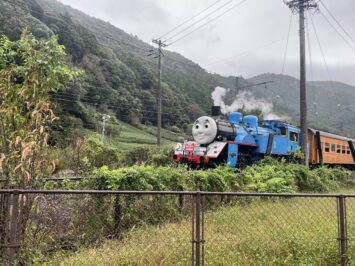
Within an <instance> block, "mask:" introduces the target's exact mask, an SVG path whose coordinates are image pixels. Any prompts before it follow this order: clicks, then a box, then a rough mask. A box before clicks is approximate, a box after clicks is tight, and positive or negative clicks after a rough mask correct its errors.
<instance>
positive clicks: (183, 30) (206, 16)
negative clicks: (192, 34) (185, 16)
mask: <svg viewBox="0 0 355 266" xmlns="http://www.w3.org/2000/svg"><path fill="white" fill-rule="evenodd" d="M234 1H235V0H230V1H228V2H227V3H224V4H223V5H222V6H220V7H218V8H216V9H215V10H213V11H212V12H209V13H208V14H207V15H205V16H203V17H202V18H200V19H198V20H197V21H195V22H194V23H192V24H191V25H189V26H188V27H186V28H184V29H182V30H180V31H179V32H177V33H175V34H174V35H172V36H170V37H169V38H168V39H166V40H165V42H168V41H170V40H171V39H173V38H175V37H176V36H178V35H180V34H181V33H184V32H186V31H187V30H189V29H190V28H192V27H193V26H195V25H196V24H198V23H199V22H201V21H203V20H204V19H206V18H208V17H209V16H210V15H213V14H214V13H216V12H217V11H218V10H221V9H222V8H223V7H225V6H227V5H229V4H230V3H232V2H234Z"/></svg>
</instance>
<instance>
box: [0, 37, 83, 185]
mask: <svg viewBox="0 0 355 266" xmlns="http://www.w3.org/2000/svg"><path fill="white" fill-rule="evenodd" d="M78 74H79V72H78V71H72V70H71V69H70V68H69V67H68V66H67V65H66V53H65V50H64V47H63V46H60V45H58V43H57V37H55V36H53V37H51V38H50V39H48V40H36V39H35V38H34V37H33V36H32V35H31V34H29V33H28V32H27V31H24V32H23V34H22V36H21V39H20V40H19V41H14V42H13V41H10V40H9V39H8V38H7V37H1V39H0V102H1V107H0V175H1V177H2V178H4V179H6V180H7V182H6V186H9V185H11V186H16V187H32V186H33V185H34V181H35V180H36V179H38V178H41V176H42V175H43V173H45V171H44V170H45V169H46V167H47V165H48V163H49V162H48V161H47V160H46V150H47V140H48V136H49V132H50V126H51V123H52V122H53V121H54V120H55V119H56V118H57V117H56V116H55V114H54V112H53V111H52V108H53V106H52V104H51V102H50V101H49V92H51V91H56V90H58V89H59V88H61V87H63V86H65V85H66V84H67V83H68V82H69V81H72V80H74V78H75V77H76V76H77V75H78Z"/></svg>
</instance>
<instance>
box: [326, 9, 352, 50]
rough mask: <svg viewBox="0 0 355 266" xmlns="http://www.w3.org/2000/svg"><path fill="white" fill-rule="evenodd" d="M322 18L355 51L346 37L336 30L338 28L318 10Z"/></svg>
mask: <svg viewBox="0 0 355 266" xmlns="http://www.w3.org/2000/svg"><path fill="white" fill-rule="evenodd" d="M320 14H321V15H322V17H323V18H324V20H325V21H326V22H327V23H328V24H329V25H330V26H331V27H332V28H333V29H334V30H335V32H336V33H337V34H338V35H339V37H340V38H341V39H342V40H343V41H344V42H345V43H346V45H348V46H349V48H350V49H351V50H352V51H353V52H355V48H354V47H353V46H352V45H351V44H350V43H349V41H348V40H347V39H345V37H344V36H343V35H342V34H341V33H340V32H339V31H338V29H337V28H336V27H335V26H334V25H333V24H332V23H331V22H330V21H329V19H328V18H327V17H326V16H325V15H324V14H323V13H322V12H320Z"/></svg>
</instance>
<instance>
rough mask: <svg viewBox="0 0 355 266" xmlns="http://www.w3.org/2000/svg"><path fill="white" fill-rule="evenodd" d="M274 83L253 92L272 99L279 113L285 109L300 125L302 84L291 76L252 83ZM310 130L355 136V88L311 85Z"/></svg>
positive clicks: (272, 76)
mask: <svg viewBox="0 0 355 266" xmlns="http://www.w3.org/2000/svg"><path fill="white" fill-rule="evenodd" d="M265 80H269V81H273V83H271V84H268V85H267V87H266V88H265V87H264V86H257V87H255V88H253V89H252V90H253V93H254V94H255V95H256V96H258V97H263V98H266V99H269V101H271V102H273V103H274V106H275V109H276V111H277V110H278V109H279V108H283V109H284V110H283V112H285V113H286V114H287V115H289V116H290V117H291V118H292V120H293V121H295V123H298V121H299V80H298V79H296V78H293V77H290V76H284V75H275V74H262V75H259V76H256V77H253V78H251V79H249V80H248V81H250V82H252V83H258V82H262V81H265ZM307 99H308V118H309V123H310V126H313V127H315V128H318V129H323V130H327V131H330V132H333V133H337V134H343V135H347V136H352V137H354V136H355V101H354V99H355V87H353V86H350V85H347V84H344V83H340V82H335V81H315V82H312V81H310V82H308V83H307ZM279 113H280V111H279Z"/></svg>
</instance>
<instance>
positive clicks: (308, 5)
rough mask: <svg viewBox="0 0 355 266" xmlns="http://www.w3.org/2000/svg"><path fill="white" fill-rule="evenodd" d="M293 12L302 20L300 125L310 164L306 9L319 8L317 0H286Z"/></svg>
mask: <svg viewBox="0 0 355 266" xmlns="http://www.w3.org/2000/svg"><path fill="white" fill-rule="evenodd" d="M284 2H285V4H286V5H287V6H288V7H289V8H291V10H292V12H294V13H298V14H299V20H300V26H299V27H300V126H301V149H302V152H303V154H304V157H305V158H304V159H303V164H304V165H307V166H308V147H307V134H308V123H307V94H306V93H307V88H306V44H305V43H306V41H305V40H306V37H305V26H304V21H305V14H304V12H305V11H306V10H310V9H317V8H318V4H317V3H316V0H287V1H286V0H284Z"/></svg>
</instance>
